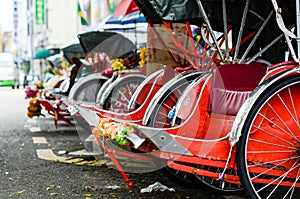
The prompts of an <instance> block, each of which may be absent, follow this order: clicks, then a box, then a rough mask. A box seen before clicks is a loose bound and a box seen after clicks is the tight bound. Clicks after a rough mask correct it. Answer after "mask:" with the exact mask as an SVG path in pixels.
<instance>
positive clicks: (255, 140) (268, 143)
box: [249, 138, 298, 151]
mask: <svg viewBox="0 0 300 199" xmlns="http://www.w3.org/2000/svg"><path fill="white" fill-rule="evenodd" d="M249 140H251V141H253V142H259V143H263V144H267V145H272V146H279V147H281V148H288V149H293V150H295V151H297V150H298V148H297V147H290V146H286V145H281V144H275V143H273V142H267V141H263V140H258V139H253V138H250V139H249Z"/></svg>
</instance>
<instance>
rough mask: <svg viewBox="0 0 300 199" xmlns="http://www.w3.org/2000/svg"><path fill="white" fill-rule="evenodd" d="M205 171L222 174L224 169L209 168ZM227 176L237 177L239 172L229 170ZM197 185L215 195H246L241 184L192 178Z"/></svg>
mask: <svg viewBox="0 0 300 199" xmlns="http://www.w3.org/2000/svg"><path fill="white" fill-rule="evenodd" d="M199 167H205V166H199ZM205 170H208V171H211V172H215V173H222V171H223V169H220V168H208V167H206V168H205ZM226 174H232V175H237V171H235V170H227V171H226ZM191 179H192V181H193V182H194V183H195V184H198V185H199V186H201V187H203V188H204V189H205V190H208V191H210V192H211V193H214V194H220V195H233V194H235V195H236V194H242V193H244V188H243V187H242V186H241V185H240V184H232V183H228V182H224V181H222V180H216V179H213V178H209V177H205V176H199V175H195V176H194V178H191Z"/></svg>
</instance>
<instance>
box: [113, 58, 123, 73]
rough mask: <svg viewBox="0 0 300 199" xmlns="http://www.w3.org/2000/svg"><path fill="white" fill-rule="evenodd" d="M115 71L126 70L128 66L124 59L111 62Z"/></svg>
mask: <svg viewBox="0 0 300 199" xmlns="http://www.w3.org/2000/svg"><path fill="white" fill-rule="evenodd" d="M111 63H112V66H111V67H112V69H113V71H123V70H126V66H124V64H123V59H113V60H111Z"/></svg>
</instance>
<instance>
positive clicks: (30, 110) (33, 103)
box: [27, 97, 44, 118]
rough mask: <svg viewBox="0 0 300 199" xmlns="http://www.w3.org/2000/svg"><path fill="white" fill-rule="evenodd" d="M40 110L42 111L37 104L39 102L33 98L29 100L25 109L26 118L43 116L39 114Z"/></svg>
mask: <svg viewBox="0 0 300 199" xmlns="http://www.w3.org/2000/svg"><path fill="white" fill-rule="evenodd" d="M41 110H42V107H41V105H40V103H39V101H38V100H37V99H36V98H35V97H33V98H31V99H30V101H29V106H28V107H27V116H28V117H29V118H32V117H34V116H41V115H42V116H44V115H43V114H42V113H41Z"/></svg>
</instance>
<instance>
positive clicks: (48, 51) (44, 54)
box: [33, 48, 60, 59]
mask: <svg viewBox="0 0 300 199" xmlns="http://www.w3.org/2000/svg"><path fill="white" fill-rule="evenodd" d="M58 53H60V49H59V48H37V49H36V51H35V55H34V57H33V59H46V58H48V57H50V56H52V55H56V54H58Z"/></svg>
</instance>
